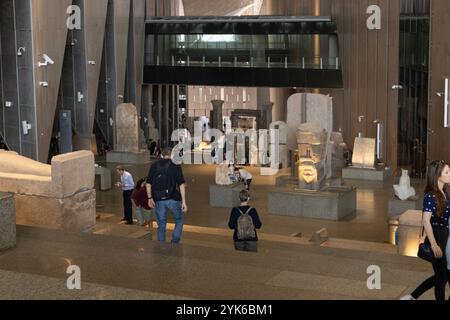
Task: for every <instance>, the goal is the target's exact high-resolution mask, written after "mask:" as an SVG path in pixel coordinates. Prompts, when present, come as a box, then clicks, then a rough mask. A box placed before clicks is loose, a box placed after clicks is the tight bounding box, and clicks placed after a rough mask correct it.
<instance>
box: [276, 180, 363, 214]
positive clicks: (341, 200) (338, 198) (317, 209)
mask: <svg viewBox="0 0 450 320" xmlns="http://www.w3.org/2000/svg"><path fill="white" fill-rule="evenodd" d="M268 208H269V214H271V215H282V216H292V217H301V218H312V219H322V220H333V221H339V220H342V219H344V218H346V217H348V216H351V215H353V214H354V213H355V211H356V189H355V188H352V187H327V188H325V189H324V190H323V191H309V190H300V189H292V188H277V189H274V190H273V191H271V192H269V194H268Z"/></svg>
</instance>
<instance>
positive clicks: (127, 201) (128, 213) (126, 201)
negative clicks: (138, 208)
mask: <svg viewBox="0 0 450 320" xmlns="http://www.w3.org/2000/svg"><path fill="white" fill-rule="evenodd" d="M132 193H133V190H128V191H124V192H123V209H124V214H123V217H124V219H125V220H127V222H129V223H133V204H132V203H131V194H132Z"/></svg>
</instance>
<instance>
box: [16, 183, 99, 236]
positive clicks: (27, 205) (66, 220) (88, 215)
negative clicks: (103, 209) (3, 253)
mask: <svg viewBox="0 0 450 320" xmlns="http://www.w3.org/2000/svg"><path fill="white" fill-rule="evenodd" d="M37 204H39V205H37ZM16 207H17V212H20V215H18V216H17V224H19V225H26V226H34V227H41V228H47V229H64V230H70V231H73V232H77V231H89V230H90V229H91V228H93V227H94V226H95V224H96V200H95V190H88V191H84V192H79V193H76V194H75V195H73V196H70V197H67V198H63V199H58V198H47V197H40V196H30V195H20V194H17V195H16Z"/></svg>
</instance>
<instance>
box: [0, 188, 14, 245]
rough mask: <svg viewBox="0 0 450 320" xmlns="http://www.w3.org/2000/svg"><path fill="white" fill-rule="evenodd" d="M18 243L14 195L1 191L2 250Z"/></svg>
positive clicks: (0, 225) (0, 240)
mask: <svg viewBox="0 0 450 320" xmlns="http://www.w3.org/2000/svg"><path fill="white" fill-rule="evenodd" d="M15 245H16V209H15V205H14V195H12V194H9V193H0V251H1V250H6V249H9V248H12V247H14V246H15Z"/></svg>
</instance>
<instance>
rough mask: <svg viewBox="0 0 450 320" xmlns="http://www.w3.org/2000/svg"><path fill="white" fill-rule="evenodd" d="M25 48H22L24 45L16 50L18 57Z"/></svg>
mask: <svg viewBox="0 0 450 320" xmlns="http://www.w3.org/2000/svg"><path fill="white" fill-rule="evenodd" d="M26 51H27V50H26V49H25V48H24V47H20V48H19V49H18V50H17V55H18V56H19V57H21V56H23V54H24V53H25V52H26Z"/></svg>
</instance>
